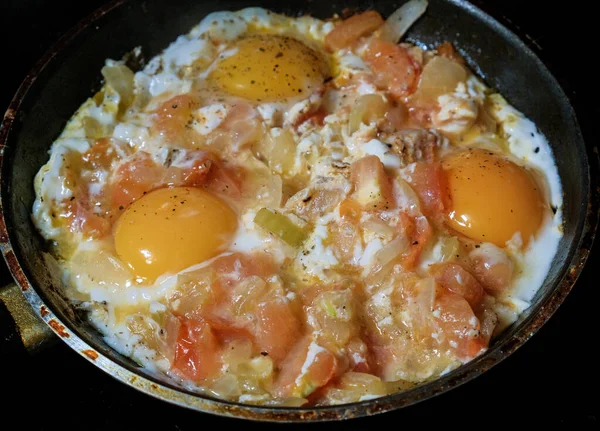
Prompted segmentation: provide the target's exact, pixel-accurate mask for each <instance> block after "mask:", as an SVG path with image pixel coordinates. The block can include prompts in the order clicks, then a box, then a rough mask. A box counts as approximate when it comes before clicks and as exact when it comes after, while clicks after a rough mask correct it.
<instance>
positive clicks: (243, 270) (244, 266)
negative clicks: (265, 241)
mask: <svg viewBox="0 0 600 431" xmlns="http://www.w3.org/2000/svg"><path fill="white" fill-rule="evenodd" d="M212 266H213V268H214V269H215V271H217V273H218V274H221V275H224V274H235V278H232V277H227V279H228V280H229V281H231V282H232V283H225V284H233V283H239V282H240V281H241V280H243V279H245V278H247V277H250V276H253V275H255V276H257V277H260V278H263V279H265V278H267V277H268V276H270V275H273V274H275V271H276V269H277V267H276V266H275V263H274V262H273V260H272V259H269V258H268V257H265V256H263V255H245V254H242V253H233V254H230V255H228V256H223V257H220V258H219V259H217V260H216V261H215V262H214V263H213V265H212Z"/></svg>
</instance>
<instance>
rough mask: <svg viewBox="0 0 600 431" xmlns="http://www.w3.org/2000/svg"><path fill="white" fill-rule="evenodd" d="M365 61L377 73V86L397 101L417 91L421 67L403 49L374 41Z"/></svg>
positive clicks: (366, 52)
mask: <svg viewBox="0 0 600 431" xmlns="http://www.w3.org/2000/svg"><path fill="white" fill-rule="evenodd" d="M363 59H364V60H365V61H366V63H367V64H368V65H369V66H370V67H371V70H372V71H373V72H374V73H375V77H376V82H377V85H378V86H379V87H380V88H382V89H386V90H388V91H389V92H390V93H391V95H392V96H393V97H395V98H396V99H402V98H404V97H406V96H409V95H410V94H412V93H414V92H415V91H416V89H417V85H418V83H419V77H420V75H421V66H420V65H419V64H418V63H417V62H416V61H415V60H414V59H413V58H412V57H411V55H410V54H409V53H408V51H407V50H406V49H404V48H403V47H401V46H399V45H395V44H393V43H391V42H386V41H383V40H379V39H372V40H371V42H370V43H369V45H368V47H367V49H366V50H365V53H364V55H363Z"/></svg>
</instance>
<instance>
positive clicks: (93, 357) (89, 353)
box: [81, 349, 98, 361]
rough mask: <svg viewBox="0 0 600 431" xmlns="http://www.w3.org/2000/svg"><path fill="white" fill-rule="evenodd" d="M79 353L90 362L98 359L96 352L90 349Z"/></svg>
mask: <svg viewBox="0 0 600 431" xmlns="http://www.w3.org/2000/svg"><path fill="white" fill-rule="evenodd" d="M81 353H83V354H84V355H85V356H87V357H88V358H90V359H91V360H92V361H95V360H96V359H98V352H96V351H95V350H92V349H88V350H82V351H81Z"/></svg>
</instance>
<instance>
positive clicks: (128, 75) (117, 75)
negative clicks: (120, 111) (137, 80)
mask: <svg viewBox="0 0 600 431" xmlns="http://www.w3.org/2000/svg"><path fill="white" fill-rule="evenodd" d="M101 73H102V76H103V77H104V80H105V81H106V84H107V85H108V86H109V87H110V88H112V89H113V90H115V91H116V92H117V93H119V96H120V97H121V100H120V103H119V106H120V107H121V108H126V107H128V106H129V105H131V102H133V79H134V74H133V72H132V71H131V69H129V68H128V67H127V66H125V65H123V64H116V65H113V66H104V67H103V68H102V70H101Z"/></svg>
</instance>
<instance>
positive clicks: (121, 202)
mask: <svg viewBox="0 0 600 431" xmlns="http://www.w3.org/2000/svg"><path fill="white" fill-rule="evenodd" d="M164 173H165V172H164V169H163V168H162V167H161V166H158V165H157V164H155V163H154V161H153V160H152V156H150V154H148V153H145V152H140V153H138V154H137V155H136V156H134V157H133V158H132V159H131V160H129V161H127V162H126V163H124V164H123V165H121V166H120V167H119V169H118V170H117V172H116V174H115V179H114V180H113V183H112V184H111V194H110V196H111V202H112V207H113V208H114V209H118V210H123V209H124V208H126V207H127V206H129V205H130V204H131V203H133V202H134V201H135V200H137V199H139V198H141V197H142V196H143V195H144V194H146V193H148V192H150V191H152V190H153V189H155V188H156V187H160V186H161V185H162V183H163V178H164Z"/></svg>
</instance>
